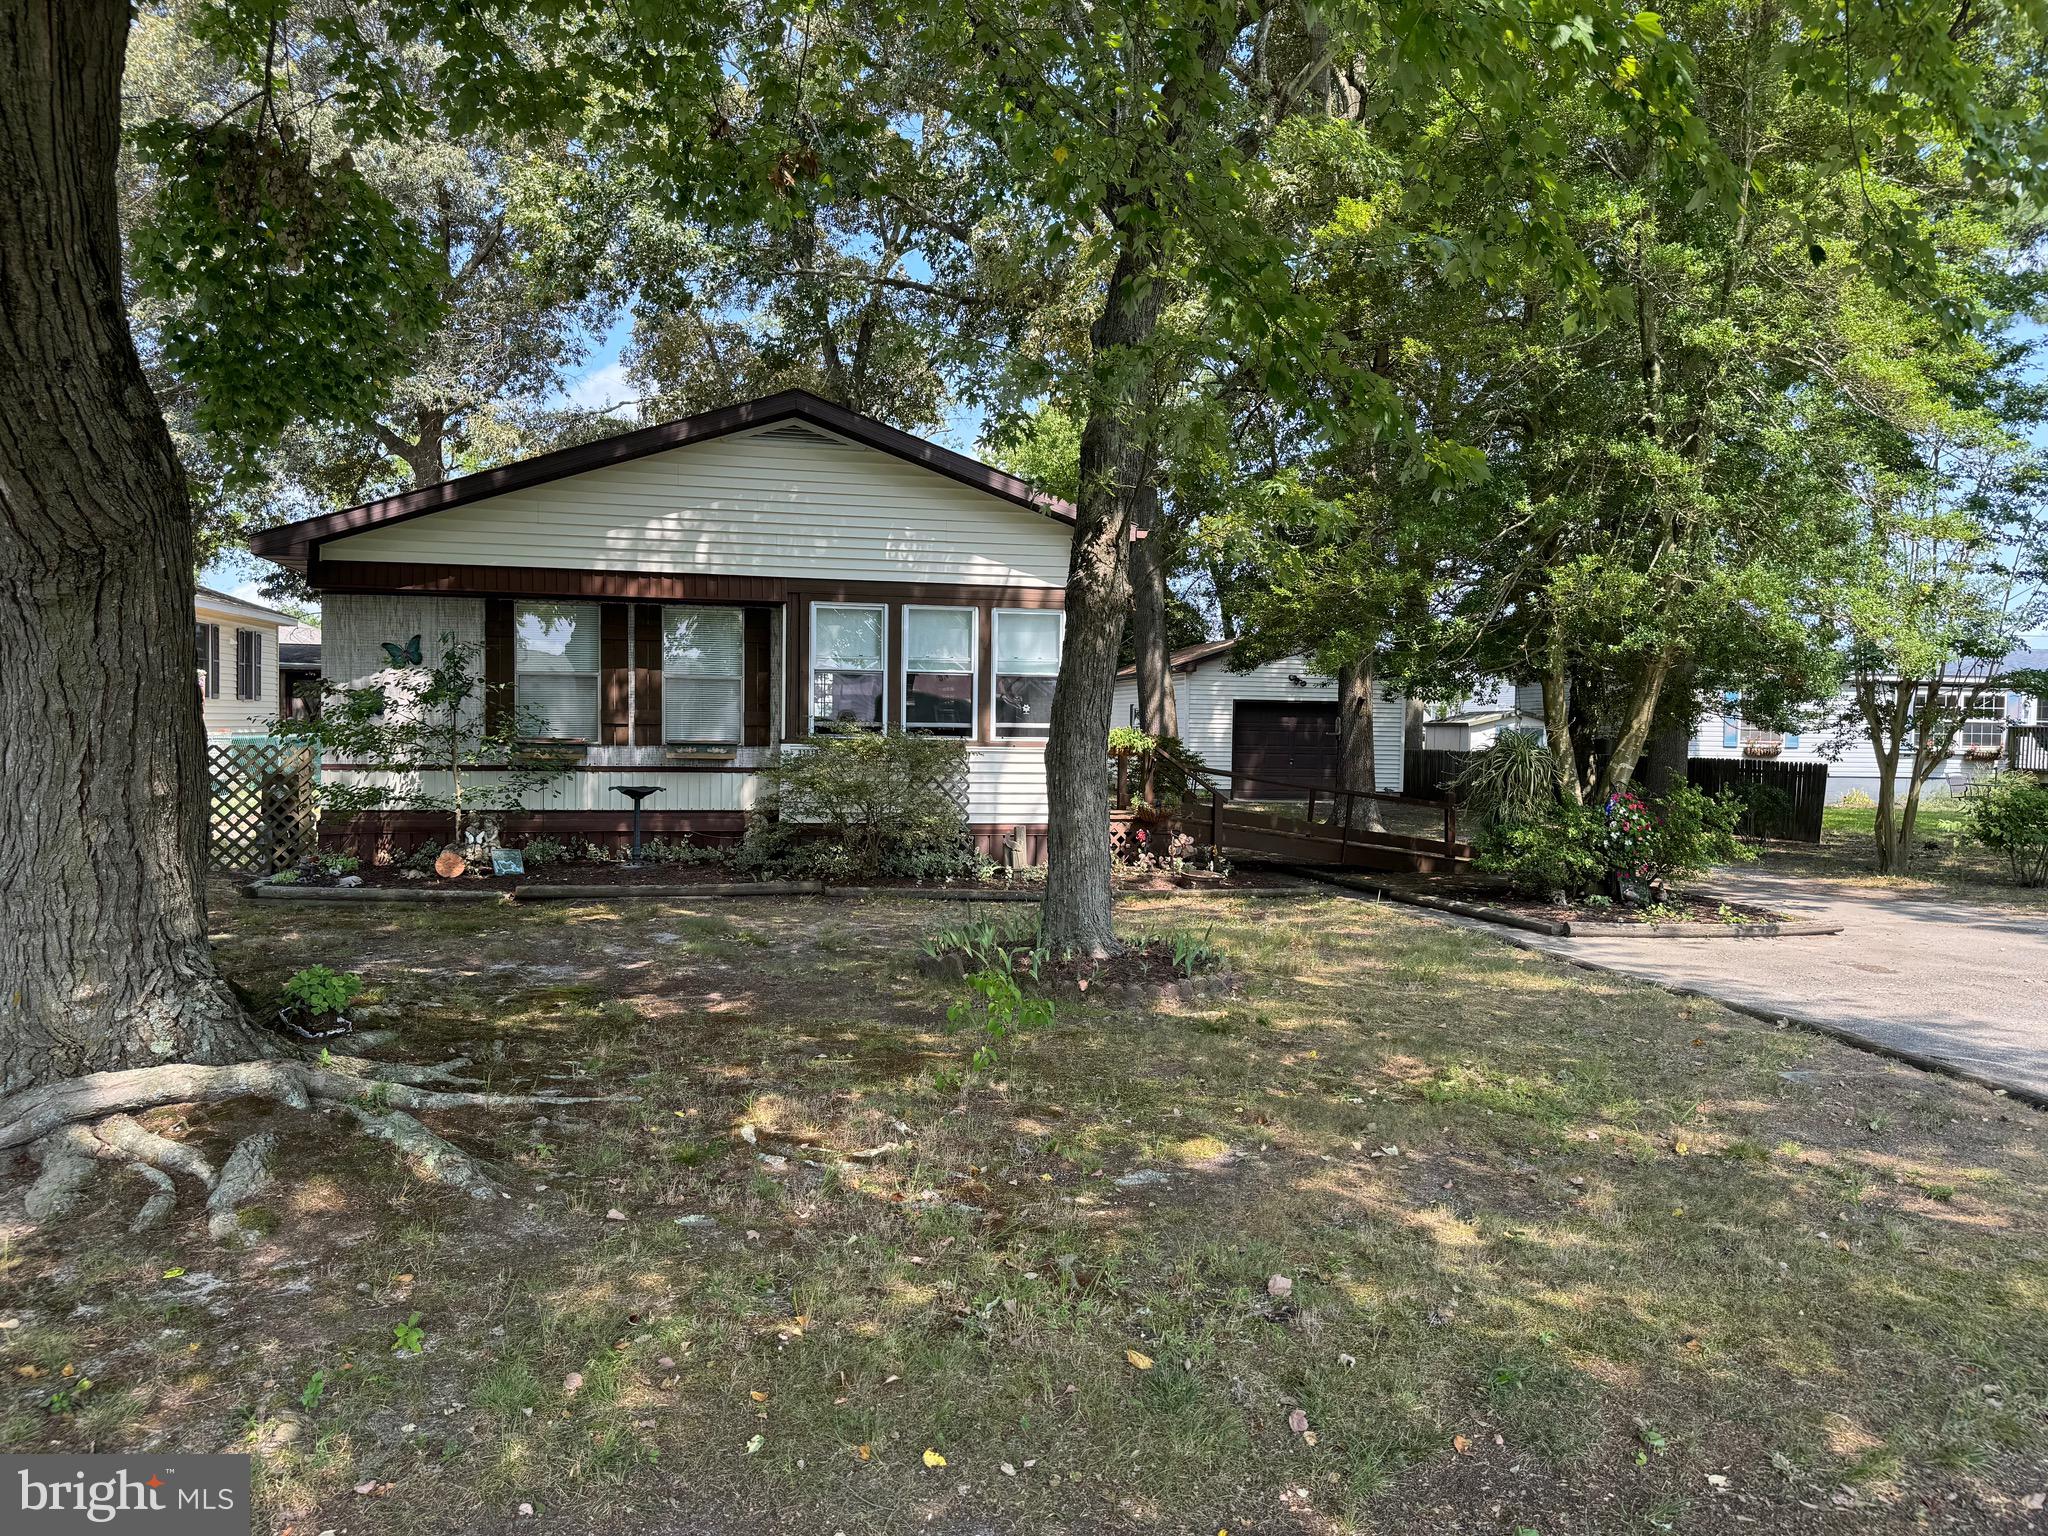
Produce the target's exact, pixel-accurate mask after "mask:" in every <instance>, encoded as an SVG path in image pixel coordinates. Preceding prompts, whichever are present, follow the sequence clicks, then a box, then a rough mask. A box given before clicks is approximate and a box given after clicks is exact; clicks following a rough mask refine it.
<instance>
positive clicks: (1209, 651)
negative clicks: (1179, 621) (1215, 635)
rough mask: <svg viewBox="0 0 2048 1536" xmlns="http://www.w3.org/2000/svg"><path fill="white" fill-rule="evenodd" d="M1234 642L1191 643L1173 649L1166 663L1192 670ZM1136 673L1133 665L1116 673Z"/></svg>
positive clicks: (1172, 667)
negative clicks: (1184, 647) (1179, 648)
mask: <svg viewBox="0 0 2048 1536" xmlns="http://www.w3.org/2000/svg"><path fill="white" fill-rule="evenodd" d="M1236 644H1237V642H1236V641H1235V640H1204V641H1203V642H1202V643H1201V644H1200V645H1191V646H1188V647H1187V648H1186V649H1185V650H1179V651H1175V652H1174V653H1173V656H1172V657H1171V659H1170V660H1169V661H1168V662H1167V665H1168V666H1169V667H1170V668H1171V669H1172V670H1173V671H1175V672H1192V671H1194V670H1195V668H1197V667H1199V666H1200V665H1201V664H1202V663H1203V662H1205V661H1207V660H1208V659H1209V658H1210V657H1212V656H1221V655H1222V654H1223V653H1224V652H1225V651H1227V650H1229V649H1230V648H1231V647H1232V646H1234V645H1236ZM1137 675H1138V669H1137V668H1136V667H1135V666H1129V667H1125V668H1123V669H1122V670H1121V671H1119V672H1118V673H1117V676H1118V677H1136V676H1137Z"/></svg>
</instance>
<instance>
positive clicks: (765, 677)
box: [740, 608, 775, 747]
mask: <svg viewBox="0 0 2048 1536" xmlns="http://www.w3.org/2000/svg"><path fill="white" fill-rule="evenodd" d="M774 622H775V612H774V610H773V609H771V608H749V609H748V610H747V632H746V667H745V673H746V683H745V685H744V689H743V701H744V702H743V708H744V713H745V723H744V725H743V726H742V734H741V737H740V741H741V744H742V745H744V746H749V747H765V746H767V745H768V744H769V740H770V738H771V737H772V736H773V734H774V730H775V678H774V674H773V672H772V671H771V669H770V657H771V656H772V654H773V651H774V646H773V634H772V631H771V629H770V626H771V625H772V624H773V623H774Z"/></svg>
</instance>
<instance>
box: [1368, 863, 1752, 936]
mask: <svg viewBox="0 0 2048 1536" xmlns="http://www.w3.org/2000/svg"><path fill="white" fill-rule="evenodd" d="M1372 878H1373V883H1374V884H1376V885H1379V886H1382V887H1384V888H1385V889H1386V890H1388V891H1390V892H1394V893H1398V894H1400V895H1403V896H1417V897H1424V898H1430V899H1434V900H1437V901H1449V902H1461V903H1464V904H1466V905H1468V906H1473V907H1485V908H1488V909H1489V910H1491V911H1495V912H1504V913H1508V914H1510V915H1512V916H1515V917H1526V918H1533V919H1535V920H1537V921H1539V922H1549V923H1568V924H1570V925H1571V927H1572V929H1573V931H1574V932H1585V931H1587V930H1594V929H1603V928H1604V929H1623V928H1641V927H1666V928H1668V927H1671V926H1673V925H1678V924H1686V923H1691V924H1697V925H1698V926H1699V927H1701V928H1702V929H1707V928H1714V929H1721V928H1730V927H1741V926H1743V925H1745V924H1752V923H1782V922H1785V921H1787V920H1788V919H1787V918H1786V915H1785V914H1784V913H1782V912H1774V911H1772V910H1771V909H1769V908H1767V907H1759V906H1753V905H1751V904H1750V903H1748V902H1741V901H1723V900H1721V899H1720V898H1718V897H1714V896H1705V895H1699V894H1695V893H1694V892H1691V891H1680V890H1669V891H1666V892H1665V895H1664V899H1663V900H1662V901H1661V902H1659V903H1658V904H1657V905H1655V906H1650V907H1632V906H1626V905H1624V904H1622V903H1620V902H1614V903H1611V904H1606V903H1601V902H1585V901H1581V902H1562V903H1560V902H1554V901H1545V900H1543V899H1542V898H1541V897H1535V896H1523V895H1518V894H1516V893H1515V892H1514V891H1511V890H1509V889H1508V887H1507V886H1506V885H1504V884H1502V883H1500V882H1498V881H1494V880H1487V879H1483V878H1477V877H1473V876H1464V877H1460V878H1458V879H1448V880H1447V879H1432V878H1430V877H1428V876H1424V875H1404V874H1375V875H1374V876H1373V877H1372Z"/></svg>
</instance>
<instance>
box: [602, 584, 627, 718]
mask: <svg viewBox="0 0 2048 1536" xmlns="http://www.w3.org/2000/svg"><path fill="white" fill-rule="evenodd" d="M630 611H631V609H630V605H628V604H626V603H602V604H600V605H599V606H598V626H597V665H598V667H599V669H600V670H599V681H598V690H599V693H600V694H601V695H602V698H603V704H604V722H603V730H602V732H601V734H600V736H599V738H598V739H599V740H601V741H602V742H603V743H604V744H605V745H606V746H608V747H627V746H631V745H632V744H633V728H632V719H633V669H632V658H631V657H629V656H628V655H627V653H626V615H627V613H628V612H630Z"/></svg>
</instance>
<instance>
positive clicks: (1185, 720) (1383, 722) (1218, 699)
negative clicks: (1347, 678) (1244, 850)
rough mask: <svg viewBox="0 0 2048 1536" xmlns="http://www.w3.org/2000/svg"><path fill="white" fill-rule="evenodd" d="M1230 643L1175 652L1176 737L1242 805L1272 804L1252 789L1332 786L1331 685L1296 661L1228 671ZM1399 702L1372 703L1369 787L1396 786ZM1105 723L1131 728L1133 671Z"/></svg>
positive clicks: (1120, 680)
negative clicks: (1225, 781) (1220, 776)
mask: <svg viewBox="0 0 2048 1536" xmlns="http://www.w3.org/2000/svg"><path fill="white" fill-rule="evenodd" d="M1235 644H1236V642H1235V641H1231V640H1211V641H1207V642H1205V643H1204V644H1202V645H1196V646H1190V647H1189V648H1188V649H1186V650H1184V651H1177V652H1175V653H1174V656H1173V661H1172V666H1173V696H1174V712H1175V714H1176V716H1177V717H1178V719H1179V721H1180V739H1181V741H1182V743H1183V744H1184V745H1185V746H1187V748H1188V749H1189V750H1190V751H1192V752H1193V753H1194V754H1195V755H1196V756H1197V757H1199V758H1201V759H1202V761H1203V762H1205V763H1207V764H1208V765H1209V766H1210V767H1211V768H1213V769H1215V770H1216V771H1217V772H1219V773H1230V774H1234V775H1236V776H1237V778H1238V780H1239V782H1238V784H1237V785H1236V787H1235V789H1234V793H1235V794H1237V795H1238V796H1239V797H1240V798H1242V799H1278V798H1283V797H1282V796H1281V795H1279V794H1276V793H1273V792H1271V790H1260V789H1258V788H1256V787H1255V785H1254V783H1253V781H1254V780H1256V779H1258V778H1259V777H1260V776H1264V777H1265V778H1266V779H1267V780H1269V781H1270V782H1271V783H1272V784H1275V785H1305V786H1309V787H1312V788H1323V787H1326V786H1329V785H1333V784H1335V783H1336V780H1337V680H1336V679H1335V678H1333V677H1328V676H1325V675H1323V674H1320V673H1317V672H1314V671H1313V670H1311V669H1310V667H1309V666H1308V664H1307V663H1306V662H1305V661H1303V660H1302V658H1301V657H1299V656H1288V657H1283V658H1282V659H1281V660H1279V661H1269V662H1267V663H1266V664H1265V665H1263V666H1258V667H1253V668H1252V669H1251V670H1249V671H1246V672H1233V671H1231V670H1230V653H1231V651H1232V650H1233V649H1234V647H1235ZM1406 715H1407V701H1406V700H1405V699H1404V698H1403V697H1402V696H1401V695H1400V694H1398V693H1387V692H1382V693H1381V694H1380V695H1379V697H1378V698H1376V699H1375V700H1374V701H1373V711H1372V724H1373V743H1372V744H1373V775H1374V778H1375V780H1376V781H1377V785H1378V788H1379V789H1381V790H1382V791H1384V792H1387V793H1390V794H1398V793H1400V791H1401V785H1402V769H1403V763H1404V761H1405V759H1404V757H1403V750H1402V749H1403V746H1404V742H1403V740H1402V732H1403V730H1404V729H1405V723H1406ZM1110 722H1111V723H1112V724H1114V725H1137V724H1138V723H1139V720H1138V679H1137V669H1136V668H1134V667H1125V668H1124V669H1123V671H1122V672H1120V673H1119V674H1117V682H1116V692H1115V694H1114V696H1113V703H1112V705H1111V708H1110Z"/></svg>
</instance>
